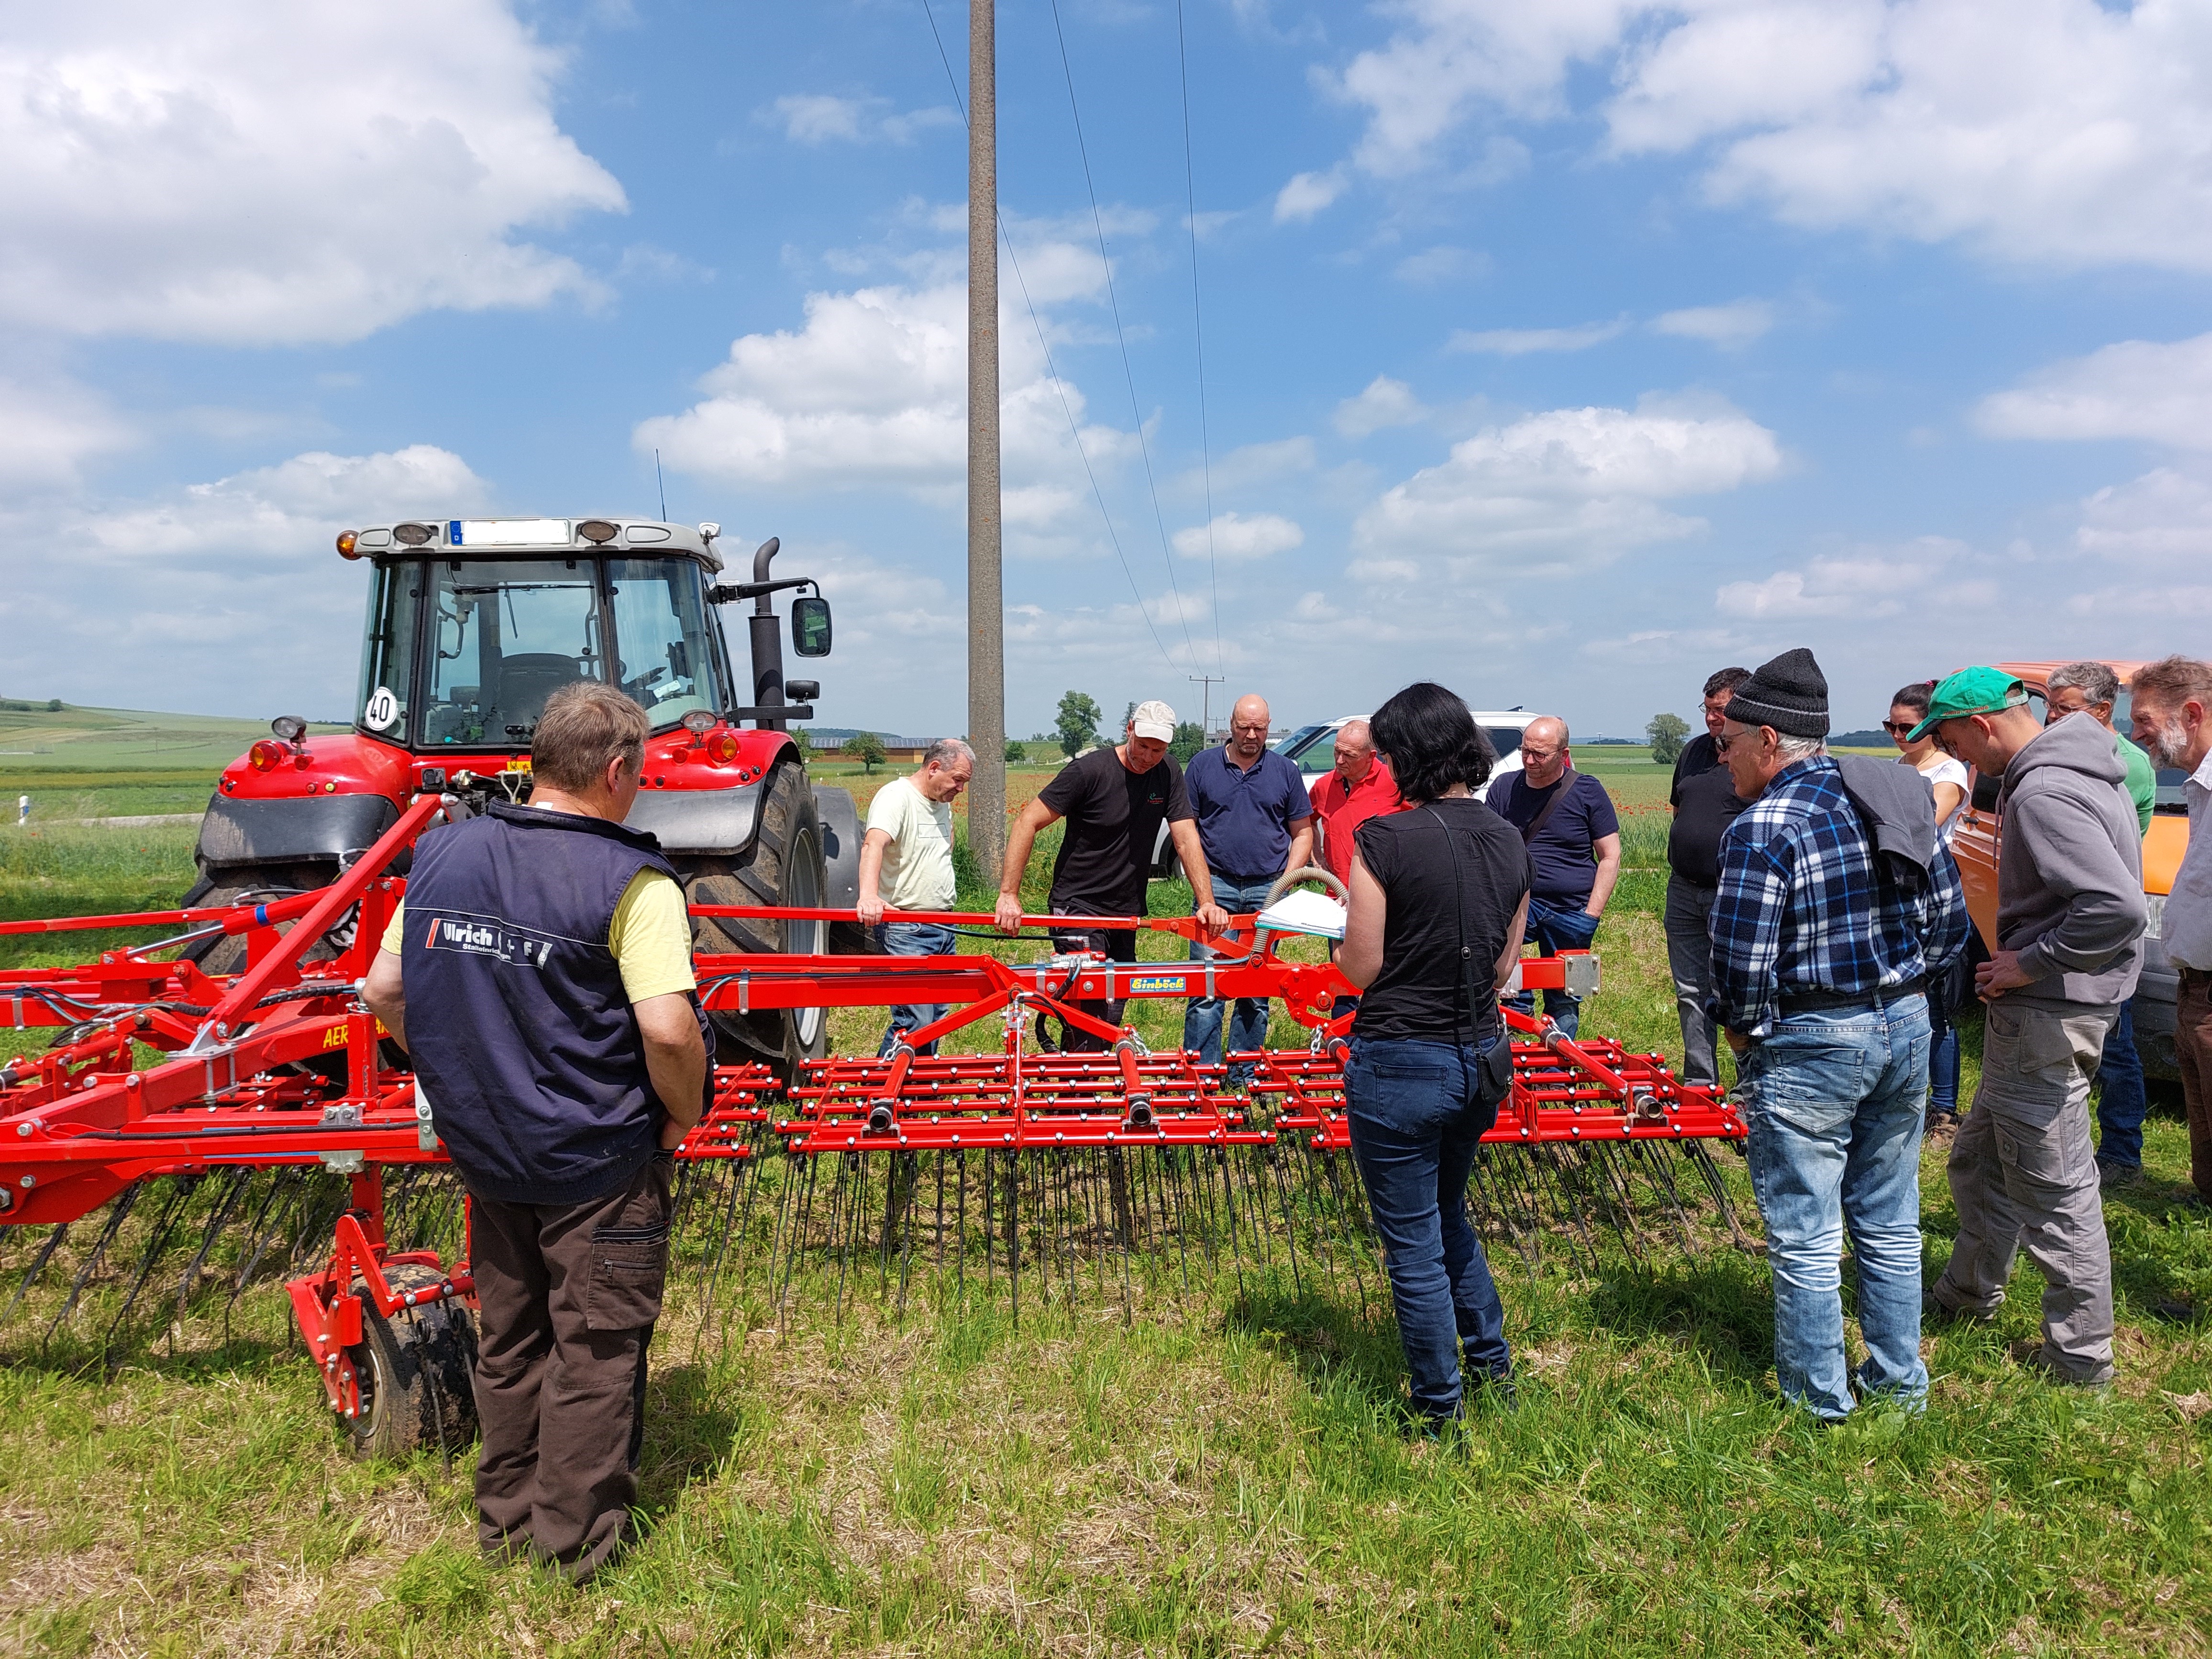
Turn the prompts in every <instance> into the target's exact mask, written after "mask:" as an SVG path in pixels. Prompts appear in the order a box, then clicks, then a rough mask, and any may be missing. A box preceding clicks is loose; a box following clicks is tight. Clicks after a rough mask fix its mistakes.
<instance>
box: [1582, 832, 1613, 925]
mask: <svg viewBox="0 0 2212 1659" xmlns="http://www.w3.org/2000/svg"><path fill="white" fill-rule="evenodd" d="M1590 850H1591V851H1592V852H1594V853H1595V854H1597V876H1596V878H1595V879H1594V880H1593V881H1592V882H1591V883H1590V896H1589V903H1588V904H1585V905H1584V906H1583V909H1584V910H1586V911H1588V912H1589V914H1590V915H1594V916H1601V915H1604V914H1605V907H1606V905H1607V903H1608V902H1610V901H1611V899H1612V897H1613V886H1614V884H1616V883H1617V882H1619V881H1620V836H1618V835H1612V836H1599V837H1598V838H1597V839H1596V840H1595V841H1594V842H1591V843H1590Z"/></svg>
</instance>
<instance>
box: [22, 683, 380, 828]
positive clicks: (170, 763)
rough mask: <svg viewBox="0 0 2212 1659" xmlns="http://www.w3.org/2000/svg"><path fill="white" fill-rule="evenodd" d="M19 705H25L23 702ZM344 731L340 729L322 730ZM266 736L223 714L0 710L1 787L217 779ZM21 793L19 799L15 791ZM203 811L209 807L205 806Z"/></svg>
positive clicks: (261, 725) (260, 726) (253, 723)
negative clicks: (23, 779)
mask: <svg viewBox="0 0 2212 1659" xmlns="http://www.w3.org/2000/svg"><path fill="white" fill-rule="evenodd" d="M22 701H28V700H27V699H24V700H22ZM310 729H311V730H313V731H318V732H339V731H343V730H344V729H345V728H344V727H343V726H313V727H311V728H310ZM268 735H269V723H268V721H266V720H233V719H230V718H228V717H227V716H223V715H219V714H163V713H155V712H151V711H149V710H146V709H140V708H83V707H81V706H79V705H77V704H76V703H64V705H63V706H62V708H60V710H59V711H58V712H54V711H49V710H48V709H46V708H44V707H43V706H41V707H39V708H33V709H29V710H22V709H14V708H7V709H0V787H6V786H7V785H9V784H11V783H15V780H16V775H17V774H18V773H21V772H37V773H53V772H116V771H122V770H126V769H127V770H143V769H155V770H163V771H173V770H193V771H198V772H204V774H205V775H206V776H207V777H208V779H209V780H210V783H212V781H213V780H214V777H215V775H216V773H217V772H220V771H221V770H222V769H223V767H225V766H226V765H228V763H230V762H231V761H232V760H234V759H235V758H236V757H238V755H239V754H240V753H241V752H242V751H243V750H245V749H246V745H247V744H251V743H252V741H253V740H254V739H255V738H265V737H267V736H268ZM17 793H21V787H20V786H18V788H17ZM203 804H204V802H203Z"/></svg>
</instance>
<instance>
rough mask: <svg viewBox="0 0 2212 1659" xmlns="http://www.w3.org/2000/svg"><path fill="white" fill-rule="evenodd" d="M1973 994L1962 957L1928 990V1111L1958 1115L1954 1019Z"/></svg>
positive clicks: (1934, 981)
mask: <svg viewBox="0 0 2212 1659" xmlns="http://www.w3.org/2000/svg"><path fill="white" fill-rule="evenodd" d="M1973 994H1974V975H1973V973H1972V970H1971V969H1969V968H1968V967H1967V966H1966V957H1965V956H1964V955H1961V956H1960V957H1959V959H1958V961H1956V962H1954V963H1952V964H1951V966H1950V967H1949V968H1948V969H1946V970H1945V971H1944V972H1943V973H1942V974H1939V975H1936V978H1935V979H1934V980H1932V981H1929V987H1928V1039H1929V1041H1928V1111H1929V1115H1930V1116H1933V1115H1935V1114H1936V1113H1937V1112H1948V1113H1949V1114H1950V1115H1952V1116H1953V1117H1956V1116H1958V1115H1959V1028H1958V1026H1957V1024H1954V1021H1953V1018H1952V1016H1953V1015H1954V1014H1955V1013H1956V1012H1958V1011H1959V1010H1960V1009H1961V1008H1963V1007H1965V1006H1966V1003H1967V1000H1969V999H1970V998H1971V997H1972V996H1973Z"/></svg>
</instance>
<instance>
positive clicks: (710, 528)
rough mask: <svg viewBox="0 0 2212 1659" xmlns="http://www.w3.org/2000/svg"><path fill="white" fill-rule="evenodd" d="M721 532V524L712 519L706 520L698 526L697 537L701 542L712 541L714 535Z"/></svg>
mask: <svg viewBox="0 0 2212 1659" xmlns="http://www.w3.org/2000/svg"><path fill="white" fill-rule="evenodd" d="M721 533H722V526H720V525H718V524H716V523H715V522H714V520H712V519H709V520H707V522H706V523H704V524H702V525H701V526H699V539H700V540H701V541H702V542H712V541H713V540H714V538H715V537H717V536H719V535H720V534H721Z"/></svg>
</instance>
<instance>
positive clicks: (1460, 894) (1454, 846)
mask: <svg viewBox="0 0 2212 1659" xmlns="http://www.w3.org/2000/svg"><path fill="white" fill-rule="evenodd" d="M1421 810H1422V811H1425V812H1426V813H1427V814H1428V815H1429V816H1430V817H1432V818H1434V819H1435V820H1436V822H1437V829H1441V830H1442V831H1443V837H1444V846H1445V848H1446V849H1447V850H1448V851H1449V853H1450V854H1451V861H1452V893H1453V896H1455V898H1456V899H1457V901H1458V902H1457V904H1456V905H1455V908H1454V912H1453V914H1454V918H1455V921H1457V923H1458V926H1459V990H1460V1007H1459V1012H1460V1014H1461V1015H1462V1017H1463V1018H1465V1019H1466V1021H1467V1025H1468V1033H1467V1034H1468V1039H1469V1041H1470V1042H1471V1041H1472V1040H1473V1038H1474V1024H1475V1019H1474V1011H1475V1010H1476V1009H1477V1008H1480V1007H1481V1006H1483V1004H1485V1003H1486V1002H1494V1001H1495V1000H1497V965H1496V964H1495V963H1486V962H1477V961H1476V960H1475V959H1474V946H1473V945H1469V944H1468V942H1467V872H1466V869H1465V867H1464V866H1462V863H1461V860H1460V851H1459V842H1458V841H1457V840H1456V839H1455V837H1454V836H1453V835H1452V832H1451V826H1450V825H1449V824H1448V823H1445V822H1444V820H1443V814H1442V813H1440V812H1438V811H1437V809H1436V808H1435V807H1434V806H1433V805H1431V806H1425V807H1423V808H1422V809H1421ZM1512 1085H1513V1042H1512V1038H1511V1037H1510V1036H1509V1035H1508V1034H1507V1033H1506V1032H1505V1031H1504V1030H1502V1029H1501V1030H1499V1031H1498V1041H1497V1042H1493V1043H1492V1044H1491V1045H1490V1048H1489V1049H1488V1051H1487V1052H1486V1053H1485V1054H1483V1056H1482V1060H1481V1064H1480V1071H1479V1073H1478V1075H1477V1076H1476V1079H1475V1085H1474V1100H1475V1104H1477V1105H1478V1106H1481V1107H1483V1108H1485V1109H1487V1110H1488V1111H1489V1113H1490V1121H1489V1122H1488V1123H1486V1124H1484V1125H1483V1126H1482V1130H1483V1133H1488V1132H1489V1130H1490V1127H1491V1125H1492V1124H1494V1123H1496V1122H1497V1121H1498V1108H1499V1107H1500V1106H1501V1105H1503V1104H1504V1102H1505V1096H1506V1092H1507V1091H1508V1090H1510V1088H1511V1087H1512Z"/></svg>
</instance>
